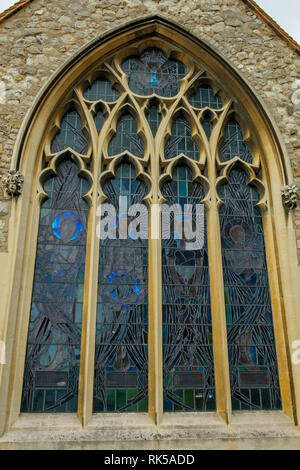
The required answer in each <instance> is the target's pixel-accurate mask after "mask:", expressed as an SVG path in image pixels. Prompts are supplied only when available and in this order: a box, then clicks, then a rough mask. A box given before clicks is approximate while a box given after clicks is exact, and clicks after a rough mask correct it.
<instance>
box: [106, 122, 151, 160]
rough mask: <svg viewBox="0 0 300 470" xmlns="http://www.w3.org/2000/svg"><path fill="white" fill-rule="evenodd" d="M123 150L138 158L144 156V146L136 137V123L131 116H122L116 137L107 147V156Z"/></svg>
mask: <svg viewBox="0 0 300 470" xmlns="http://www.w3.org/2000/svg"><path fill="white" fill-rule="evenodd" d="M125 150H128V151H129V152H131V153H132V154H133V155H135V156H137V157H140V158H143V156H144V144H143V141H142V140H141V139H140V137H139V136H138V135H137V127H136V122H135V120H134V119H133V117H132V116H131V114H124V115H123V116H122V117H121V119H120V120H119V122H118V124H117V132H116V135H115V136H114V137H113V138H112V139H111V141H110V143H109V146H108V155H109V156H112V155H117V154H119V153H121V152H124V151H125Z"/></svg>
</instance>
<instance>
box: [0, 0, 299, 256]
mask: <svg viewBox="0 0 300 470" xmlns="http://www.w3.org/2000/svg"><path fill="white" fill-rule="evenodd" d="M154 13H161V14H163V15H165V16H166V17H169V18H170V19H173V20H175V21H176V22H178V23H179V24H181V25H182V26H184V27H185V28H187V29H188V30H190V31H191V33H193V34H195V35H197V36H198V37H199V38H201V39H204V40H206V41H208V42H209V43H210V44H211V45H213V46H214V47H215V48H216V49H217V50H219V51H220V53H222V54H223V55H224V56H225V57H226V58H227V59H228V60H229V61H230V62H231V63H232V64H233V65H234V66H235V67H237V68H238V70H239V71H240V74H241V75H242V76H244V77H245V78H246V79H248V80H249V81H250V83H251V84H252V86H253V88H254V89H255V90H256V93H257V95H258V96H260V97H261V98H262V99H263V100H264V101H265V103H266V104H267V105H268V107H269V109H270V110H271V112H272V114H273V117H274V118H275V120H276V122H277V124H278V126H279V128H280V130H281V132H282V135H283V138H284V141H285V144H286V146H287V149H288V152H289V156H290V160H291V165H292V168H293V173H294V177H295V179H296V181H298V182H299V183H300V138H299V124H300V105H299V104H297V99H295V94H296V95H297V93H298V95H297V96H298V97H299V89H300V82H297V79H299V78H300V58H299V56H298V55H297V54H296V53H295V52H294V51H293V50H292V49H291V48H290V47H289V46H288V44H286V43H285V42H284V41H283V40H282V39H280V38H279V37H278V36H277V35H276V34H275V33H274V31H273V30H272V29H271V28H269V27H268V26H267V25H266V24H265V23H264V22H263V21H262V20H261V19H259V18H258V17H257V16H256V15H255V14H254V13H253V12H252V11H251V10H250V9H249V8H248V7H246V6H245V5H244V3H242V2H241V0H208V1H205V0H156V1H154V0H145V1H143V0H34V1H33V3H31V4H30V5H29V6H27V7H25V8H24V9H23V10H21V11H19V12H18V13H16V14H15V15H13V16H12V17H10V18H8V19H7V20H5V21H4V22H3V23H2V24H0V58H1V59H0V80H2V81H3V83H4V85H5V97H4V96H3V92H2V95H1V90H0V174H1V173H3V172H5V171H6V170H7V169H9V167H10V161H11V157H12V153H13V148H14V143H15V139H16V136H17V134H18V131H19V128H20V126H21V123H22V120H23V118H24V116H25V114H26V112H27V110H28V109H29V107H30V106H31V104H32V102H33V100H34V98H35V96H36V94H37V93H38V92H39V90H40V88H41V87H42V85H43V84H44V83H45V81H46V80H48V79H49V77H51V74H52V73H53V72H54V71H55V70H56V69H57V68H58V67H59V66H60V65H61V64H62V63H63V62H64V61H66V60H67V59H68V57H69V56H70V55H71V54H73V53H74V52H76V51H77V50H78V49H79V48H80V47H81V46H83V45H84V44H86V43H87V42H88V41H90V40H91V39H94V38H95V37H97V36H98V35H100V34H102V33H104V32H105V31H107V30H109V29H110V28H112V27H116V26H118V25H121V24H124V23H125V22H127V21H129V20H133V19H136V18H137V17H141V16H145V15H147V14H154ZM297 90H298V91H297ZM0 201H1V202H0V251H5V250H7V218H8V202H7V200H4V199H3V200H2V198H1V195H0ZM295 223H296V225H297V228H298V230H297V235H298V239H299V241H298V246H299V260H300V232H299V224H300V212H299V211H297V212H296V214H295Z"/></svg>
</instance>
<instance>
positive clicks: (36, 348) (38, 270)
mask: <svg viewBox="0 0 300 470" xmlns="http://www.w3.org/2000/svg"><path fill="white" fill-rule="evenodd" d="M87 189H88V187H87V183H86V182H85V181H84V180H83V179H82V178H79V177H78V168H77V166H76V165H75V163H73V162H71V161H65V162H63V163H61V164H60V165H59V167H58V172H57V176H55V177H54V178H51V179H50V180H48V181H47V183H46V184H45V190H46V191H47V194H48V195H49V199H48V200H47V201H46V202H45V203H44V204H42V207H41V214H40V224H39V232H38V244H37V255H36V264H35V273H34V282H33V293H32V304H31V314H30V322H29V333H28V343H27V352H26V362H25V374H24V385H23V395H22V406H21V410H22V411H24V412H76V411H77V394H78V378H79V362H80V342H81V315H82V302H83V283H84V267H85V246H86V228H87V217H88V207H87V204H86V203H85V201H84V200H83V199H82V196H83V194H84V193H86V191H87Z"/></svg>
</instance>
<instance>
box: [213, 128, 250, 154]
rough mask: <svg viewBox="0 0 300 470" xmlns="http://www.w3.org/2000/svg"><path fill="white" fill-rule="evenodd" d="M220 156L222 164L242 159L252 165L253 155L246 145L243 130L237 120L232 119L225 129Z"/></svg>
mask: <svg viewBox="0 0 300 470" xmlns="http://www.w3.org/2000/svg"><path fill="white" fill-rule="evenodd" d="M219 155H220V160H221V162H226V161H228V160H231V158H234V157H240V159H241V160H244V161H245V162H248V163H252V153H251V151H250V149H249V148H248V147H247V145H246V144H245V142H244V137H243V133H242V130H241V128H240V126H239V124H238V123H237V122H236V120H235V119H231V120H230V121H229V122H228V124H227V125H226V127H225V129H224V140H223V142H222V145H221V147H220V150H219Z"/></svg>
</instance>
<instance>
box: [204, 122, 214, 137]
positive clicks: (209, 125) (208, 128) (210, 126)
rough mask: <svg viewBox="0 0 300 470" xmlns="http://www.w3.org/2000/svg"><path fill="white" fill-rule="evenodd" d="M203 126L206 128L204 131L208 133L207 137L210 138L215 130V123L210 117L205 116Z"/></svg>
mask: <svg viewBox="0 0 300 470" xmlns="http://www.w3.org/2000/svg"><path fill="white" fill-rule="evenodd" d="M202 126H203V129H204V132H205V134H206V137H207V138H208V139H209V138H210V136H211V133H212V130H213V127H214V126H213V123H212V121H211V120H210V118H205V119H204V120H203V122H202Z"/></svg>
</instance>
